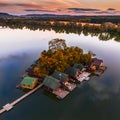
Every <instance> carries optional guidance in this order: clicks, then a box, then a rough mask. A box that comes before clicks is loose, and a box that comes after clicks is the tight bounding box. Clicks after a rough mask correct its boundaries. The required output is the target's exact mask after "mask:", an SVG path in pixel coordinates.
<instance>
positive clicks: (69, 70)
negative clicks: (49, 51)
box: [66, 67, 79, 77]
mask: <svg viewBox="0 0 120 120" xmlns="http://www.w3.org/2000/svg"><path fill="white" fill-rule="evenodd" d="M77 71H79V69H77V68H74V67H68V68H67V69H66V73H67V74H68V75H69V76H70V77H75V75H76V72H77Z"/></svg>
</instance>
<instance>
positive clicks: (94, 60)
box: [92, 58, 103, 66]
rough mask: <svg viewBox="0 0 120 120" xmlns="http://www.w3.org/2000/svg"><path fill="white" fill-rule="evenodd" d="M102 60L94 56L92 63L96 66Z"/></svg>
mask: <svg viewBox="0 0 120 120" xmlns="http://www.w3.org/2000/svg"><path fill="white" fill-rule="evenodd" d="M102 62H103V60H100V59H97V58H94V59H93V62H92V64H94V65H96V66H99V65H100V64H101V63H102Z"/></svg>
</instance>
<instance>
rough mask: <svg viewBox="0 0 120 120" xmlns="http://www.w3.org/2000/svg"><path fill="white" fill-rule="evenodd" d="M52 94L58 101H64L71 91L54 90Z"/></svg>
mask: <svg viewBox="0 0 120 120" xmlns="http://www.w3.org/2000/svg"><path fill="white" fill-rule="evenodd" d="M52 93H53V94H54V95H56V96H57V98H58V99H63V98H65V97H66V96H67V95H68V94H69V91H67V90H63V89H61V88H58V89H57V90H53V92H52Z"/></svg>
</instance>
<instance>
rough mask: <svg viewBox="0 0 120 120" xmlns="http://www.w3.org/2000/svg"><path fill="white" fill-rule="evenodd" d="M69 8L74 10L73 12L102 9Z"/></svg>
mask: <svg viewBox="0 0 120 120" xmlns="http://www.w3.org/2000/svg"><path fill="white" fill-rule="evenodd" d="M68 10H70V11H73V12H80V11H84V12H89V11H100V9H93V8H68Z"/></svg>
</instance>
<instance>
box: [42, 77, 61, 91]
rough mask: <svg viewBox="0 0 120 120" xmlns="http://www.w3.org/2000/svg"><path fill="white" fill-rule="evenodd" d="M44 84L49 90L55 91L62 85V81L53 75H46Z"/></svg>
mask: <svg viewBox="0 0 120 120" xmlns="http://www.w3.org/2000/svg"><path fill="white" fill-rule="evenodd" d="M43 85H44V86H45V88H46V89H47V90H48V91H53V90H56V89H58V88H60V87H61V83H60V81H59V80H58V79H56V78H54V77H52V76H46V77H45V79H44V81H43Z"/></svg>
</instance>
